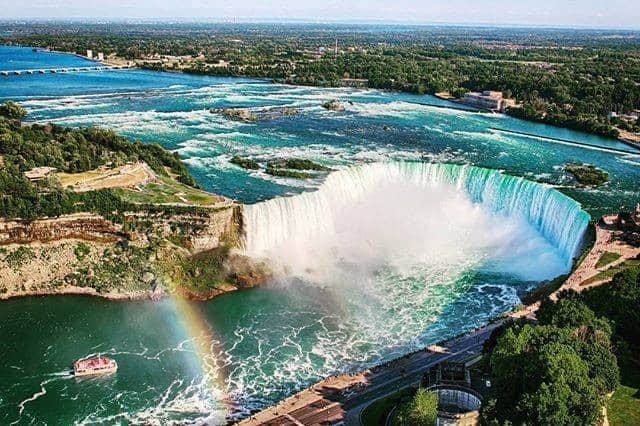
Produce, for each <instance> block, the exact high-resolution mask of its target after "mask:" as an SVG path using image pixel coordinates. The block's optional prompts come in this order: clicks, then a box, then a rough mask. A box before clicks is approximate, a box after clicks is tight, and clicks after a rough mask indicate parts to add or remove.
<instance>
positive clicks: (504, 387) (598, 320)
mask: <svg viewBox="0 0 640 426" xmlns="http://www.w3.org/2000/svg"><path fill="white" fill-rule="evenodd" d="M638 306H640V268H638V267H631V268H628V269H626V270H623V271H622V272H619V273H618V274H617V275H615V276H614V278H613V280H612V282H611V283H609V284H607V285H603V286H598V287H594V288H592V289H589V290H586V291H583V292H582V293H576V292H565V293H563V294H561V295H560V297H559V299H558V300H557V301H552V300H550V299H547V300H545V301H544V302H543V303H542V305H541V307H540V309H539V311H538V312H537V314H536V317H537V319H538V322H537V324H533V323H530V322H527V321H518V322H512V323H509V324H508V325H506V326H504V327H502V328H499V329H497V330H496V331H495V332H494V334H493V335H492V336H491V338H490V339H489V340H488V341H487V343H485V347H484V354H485V356H484V360H485V368H486V369H487V371H488V372H489V374H490V376H491V377H492V380H493V382H494V383H493V384H492V387H491V389H492V391H491V395H490V396H489V398H488V400H487V402H486V404H485V406H484V407H483V416H484V421H485V423H486V424H495V425H498V424H597V423H596V420H597V419H600V417H601V409H602V407H603V406H604V405H606V404H607V398H608V397H607V395H608V394H609V393H611V392H614V391H615V390H616V389H617V388H618V387H619V386H620V384H621V382H620V381H621V378H622V379H623V380H627V381H629V380H635V377H636V376H637V374H638V373H637V371H638V365H637V362H638V360H637V359H636V357H637V354H638V347H640V334H639V333H640V314H639V313H638V310H637V309H633V308H631V307H638ZM621 371H622V373H621ZM614 399H616V396H615V394H614Z"/></svg>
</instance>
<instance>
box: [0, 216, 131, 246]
mask: <svg viewBox="0 0 640 426" xmlns="http://www.w3.org/2000/svg"><path fill="white" fill-rule="evenodd" d="M127 237H128V234H127V233H126V232H124V231H123V230H122V226H120V225H117V224H114V223H113V222H110V221H108V220H106V219H105V218H103V217H102V216H99V215H96V214H91V213H78V214H71V215H65V216H60V217H57V218H51V219H40V220H35V221H23V220H11V221H7V220H0V245H8V244H28V243H33V242H49V241H59V240H68V239H77V240H85V241H95V242H104V243H107V242H114V241H117V240H120V239H123V238H127Z"/></svg>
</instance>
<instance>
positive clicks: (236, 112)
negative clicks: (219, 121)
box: [210, 108, 257, 121]
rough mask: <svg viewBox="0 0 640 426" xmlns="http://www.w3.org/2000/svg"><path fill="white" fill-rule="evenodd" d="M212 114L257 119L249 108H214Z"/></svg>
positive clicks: (245, 119)
mask: <svg viewBox="0 0 640 426" xmlns="http://www.w3.org/2000/svg"><path fill="white" fill-rule="evenodd" d="M210 112H211V113H212V114H222V115H224V116H225V117H228V118H231V119H233V120H239V121H256V119H257V118H256V116H255V115H254V114H253V113H252V112H251V111H249V108H212V109H211V110H210Z"/></svg>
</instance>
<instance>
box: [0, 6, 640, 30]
mask: <svg viewBox="0 0 640 426" xmlns="http://www.w3.org/2000/svg"><path fill="white" fill-rule="evenodd" d="M0 10H2V14H1V15H0V19H1V18H5V19H16V18H17V19H24V18H27V19H29V18H36V19H69V18H94V19H123V18H143V19H160V20H169V19H197V20H216V21H217V20H236V21H238V22H242V21H260V20H265V21H267V20H284V21H287V20H305V21H310V22H326V21H343V22H353V21H371V22H373V21H376V22H402V23H450V24H496V25H511V24H512V25H531V26H555V27H591V28H629V29H640V1H638V0H137V1H123V0H19V1H16V0H0Z"/></svg>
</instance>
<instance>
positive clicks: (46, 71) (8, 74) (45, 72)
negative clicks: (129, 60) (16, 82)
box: [0, 65, 135, 77]
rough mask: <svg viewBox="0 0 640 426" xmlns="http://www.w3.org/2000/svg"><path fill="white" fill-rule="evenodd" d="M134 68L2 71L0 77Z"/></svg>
mask: <svg viewBox="0 0 640 426" xmlns="http://www.w3.org/2000/svg"><path fill="white" fill-rule="evenodd" d="M133 68H135V67H128V66H125V65H122V66H119V65H95V66H90V67H64V68H36V69H28V70H2V71H0V75H1V76H3V77H8V76H11V75H24V74H57V73H71V72H87V71H106V70H124V69H133Z"/></svg>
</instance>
